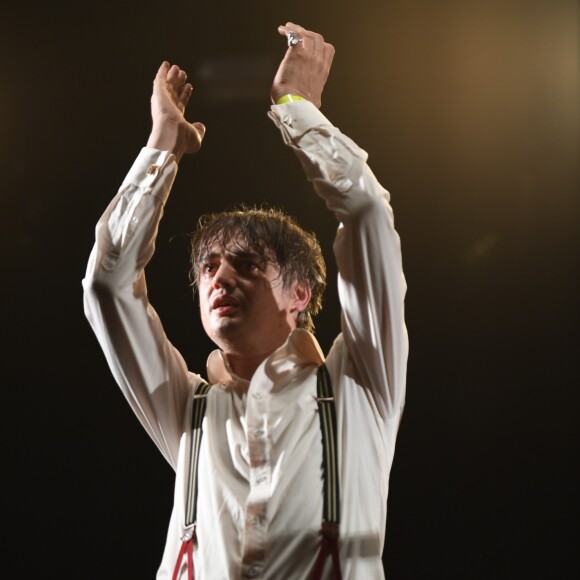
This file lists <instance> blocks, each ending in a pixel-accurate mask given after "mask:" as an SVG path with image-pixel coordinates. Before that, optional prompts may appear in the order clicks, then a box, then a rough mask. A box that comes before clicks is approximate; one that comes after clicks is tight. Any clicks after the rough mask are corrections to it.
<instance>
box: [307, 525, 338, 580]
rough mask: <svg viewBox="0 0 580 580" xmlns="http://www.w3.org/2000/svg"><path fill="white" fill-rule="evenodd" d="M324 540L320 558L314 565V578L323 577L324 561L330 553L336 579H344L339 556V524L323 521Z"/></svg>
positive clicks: (316, 579) (321, 544)
mask: <svg viewBox="0 0 580 580" xmlns="http://www.w3.org/2000/svg"><path fill="white" fill-rule="evenodd" d="M321 534H322V541H321V542H320V551H319V552H318V558H317V559H316V564H315V565H314V571H313V573H312V580H320V578H322V568H323V567H324V561H325V560H326V558H327V557H328V555H329V554H330V555H332V563H333V565H334V578H335V580H342V572H341V570H340V559H339V558H338V525H337V524H332V523H330V522H322V530H321Z"/></svg>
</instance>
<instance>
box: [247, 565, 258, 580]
mask: <svg viewBox="0 0 580 580" xmlns="http://www.w3.org/2000/svg"><path fill="white" fill-rule="evenodd" d="M257 575H258V569H257V568H256V567H255V566H251V567H250V568H248V569H247V570H246V577H247V578H255V577H256V576H257Z"/></svg>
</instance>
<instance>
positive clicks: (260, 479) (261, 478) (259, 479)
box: [256, 475, 268, 483]
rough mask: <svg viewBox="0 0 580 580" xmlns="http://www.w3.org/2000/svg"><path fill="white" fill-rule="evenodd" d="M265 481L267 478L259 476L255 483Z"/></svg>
mask: <svg viewBox="0 0 580 580" xmlns="http://www.w3.org/2000/svg"><path fill="white" fill-rule="evenodd" d="M267 479H268V477H267V476H265V475H260V476H259V477H256V483H264V482H265V481H266V480H267Z"/></svg>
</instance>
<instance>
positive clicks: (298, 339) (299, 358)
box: [207, 328, 324, 392]
mask: <svg viewBox="0 0 580 580" xmlns="http://www.w3.org/2000/svg"><path fill="white" fill-rule="evenodd" d="M323 362H324V355H323V353H322V349H321V348H320V345H319V344H318V341H317V340H316V338H315V337H314V335H313V334H311V333H310V332H308V331H307V330H304V329H301V328H297V329H295V330H293V331H292V332H291V333H290V334H289V335H288V339H287V340H286V342H285V343H284V344H283V345H282V346H281V347H280V348H278V349H277V350H275V351H274V352H273V353H272V354H271V355H270V356H269V357H267V358H266V359H265V360H264V361H262V363H261V364H260V366H259V367H258V369H257V370H256V372H255V373H254V377H255V376H256V375H257V374H261V375H266V376H267V377H268V379H269V380H270V381H272V383H274V384H276V383H281V382H282V383H286V382H287V381H288V380H290V379H291V378H292V376H293V375H294V374H295V373H296V372H297V371H298V370H299V369H301V368H303V367H304V366H310V365H315V366H320V365H321V364H322V363H323ZM207 376H208V379H209V382H210V383H212V384H222V385H224V386H227V387H231V388H234V389H235V390H236V391H242V392H246V391H247V390H248V387H249V385H250V381H248V380H246V379H242V378H241V377H239V376H238V375H236V374H235V373H234V372H233V371H232V369H231V367H230V364H229V362H228V359H227V357H226V355H225V353H224V352H223V351H222V350H220V349H216V350H214V351H213V352H212V353H211V354H210V355H209V357H208V359H207ZM254 377H253V378H254Z"/></svg>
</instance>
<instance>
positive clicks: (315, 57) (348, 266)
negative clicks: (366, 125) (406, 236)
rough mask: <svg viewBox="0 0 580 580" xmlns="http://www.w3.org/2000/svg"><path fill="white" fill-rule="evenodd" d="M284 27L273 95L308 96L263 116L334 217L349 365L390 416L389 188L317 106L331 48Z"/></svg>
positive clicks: (397, 318)
mask: <svg viewBox="0 0 580 580" xmlns="http://www.w3.org/2000/svg"><path fill="white" fill-rule="evenodd" d="M290 31H293V32H296V34H297V35H298V38H299V40H298V41H297V42H296V44H293V45H291V46H289V48H288V50H287V51H286V55H285V57H284V59H283V61H282V63H281V65H280V69H279V70H278V73H277V75H276V77H275V80H274V84H273V87H272V100H273V102H274V103H276V102H277V100H278V99H279V98H280V97H281V96H283V95H285V94H288V93H289V94H295V95H299V96H302V97H304V98H305V99H307V100H306V101H298V102H289V103H285V104H280V105H276V104H274V105H273V106H272V110H271V112H270V117H271V118H272V120H273V121H274V122H275V123H276V125H277V126H278V127H279V129H280V131H281V132H282V136H283V138H284V141H285V143H286V144H287V145H288V146H290V147H292V148H293V149H294V151H295V153H296V155H297V157H298V159H299V160H300V162H301V163H302V165H303V167H304V170H305V172H306V175H307V178H308V179H309V181H311V182H312V184H313V185H314V189H315V190H316V192H317V193H318V194H319V195H320V197H322V198H323V199H324V201H325V202H326V205H327V207H328V208H329V209H330V210H331V211H333V212H334V214H335V215H336V217H337V219H338V220H339V222H340V225H339V228H338V232H337V236H336V240H335V244H334V251H335V255H336V260H337V264H338V268H339V280H338V289H339V296H340V301H341V307H342V331H343V338H344V343H345V345H346V348H347V350H348V354H349V358H350V359H351V361H352V363H353V367H354V370H353V371H351V372H354V373H355V374H356V375H357V381H358V382H359V383H360V384H362V385H364V386H365V387H366V388H367V389H368V392H369V394H370V395H371V396H372V398H373V399H374V402H375V409H376V412H377V418H378V420H380V421H385V420H389V419H391V418H394V419H397V418H398V417H400V414H401V411H402V407H403V404H404V400H405V380H406V364H407V350H408V344H407V334H406V329H405V323H404V306H403V302H404V296H405V291H406V285H405V279H404V276H403V271H402V260H401V248H400V241H399V236H398V234H397V232H396V231H395V228H394V218H393V212H392V208H391V206H390V203H389V202H390V195H389V193H388V192H387V191H386V190H385V189H384V188H383V187H382V186H381V185H380V184H379V182H378V181H377V180H376V178H375V176H374V175H373V173H372V171H371V170H370V168H369V166H368V165H367V157H368V156H367V154H366V152H365V151H364V150H363V149H361V148H360V147H358V146H357V145H356V144H355V143H354V142H353V141H352V140H351V139H349V138H348V137H347V136H346V135H344V134H343V133H342V132H341V131H340V130H339V129H338V128H337V127H335V126H333V125H332V123H331V122H330V121H329V120H328V119H327V118H326V117H325V116H324V115H323V114H322V113H321V112H320V111H319V110H318V108H319V107H320V103H321V95H322V89H323V87H324V85H325V83H326V80H327V78H328V72H329V69H330V65H331V63H332V59H333V56H334V48H333V47H332V45H330V44H328V43H326V42H324V39H323V38H322V36H321V35H319V34H317V33H314V32H310V31H308V30H305V29H304V28H303V27H301V26H298V25H296V24H293V23H287V24H286V25H285V26H282V27H280V28H279V32H280V33H281V34H287V33H288V32H290ZM309 101H310V102H309Z"/></svg>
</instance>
